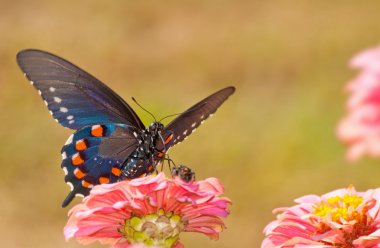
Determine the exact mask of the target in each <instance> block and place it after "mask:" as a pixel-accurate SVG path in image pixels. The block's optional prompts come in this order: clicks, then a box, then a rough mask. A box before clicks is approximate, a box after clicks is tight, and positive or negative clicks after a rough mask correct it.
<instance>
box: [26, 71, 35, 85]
mask: <svg viewBox="0 0 380 248" xmlns="http://www.w3.org/2000/svg"><path fill="white" fill-rule="evenodd" d="M24 75H25V77H26V73H25V74H24ZM30 84H31V85H33V84H34V82H33V81H30Z"/></svg>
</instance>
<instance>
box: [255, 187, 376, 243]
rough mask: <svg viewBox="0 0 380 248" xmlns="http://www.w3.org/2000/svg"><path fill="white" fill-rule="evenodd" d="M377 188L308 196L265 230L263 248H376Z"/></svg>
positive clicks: (351, 188) (343, 190) (280, 212)
mask: <svg viewBox="0 0 380 248" xmlns="http://www.w3.org/2000/svg"><path fill="white" fill-rule="evenodd" d="M378 199H380V188H377V189H374V190H368V191H366V192H357V191H356V190H355V188H354V187H353V186H350V187H348V188H347V189H339V190H335V191H332V192H330V193H327V194H325V195H322V196H317V195H307V196H304V197H301V198H298V199H296V200H295V202H296V203H298V204H297V205H295V206H292V207H288V208H280V209H275V210H274V213H278V215H277V220H276V221H273V222H272V223H270V224H269V225H267V226H266V228H265V229H264V233H265V235H266V238H265V240H264V241H263V243H262V245H261V247H262V248H272V247H279V248H280V247H287V248H291V247H297V248H298V247H310V248H311V247H313V248H317V247H318V248H328V247H341V248H369V247H371V248H376V247H377V248H379V247H380V217H379V209H380V202H379V201H378Z"/></svg>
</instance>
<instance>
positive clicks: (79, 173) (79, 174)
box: [74, 168, 86, 179]
mask: <svg viewBox="0 0 380 248" xmlns="http://www.w3.org/2000/svg"><path fill="white" fill-rule="evenodd" d="M74 176H75V177H76V178H78V179H82V178H84V177H85V176H86V173H84V172H83V171H81V170H80V169H79V168H76V169H75V170H74Z"/></svg>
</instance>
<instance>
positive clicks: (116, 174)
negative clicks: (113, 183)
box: [111, 167, 121, 177]
mask: <svg viewBox="0 0 380 248" xmlns="http://www.w3.org/2000/svg"><path fill="white" fill-rule="evenodd" d="M111 172H112V174H114V175H115V176H117V177H118V176H120V174H121V170H120V169H119V168H117V167H112V170H111Z"/></svg>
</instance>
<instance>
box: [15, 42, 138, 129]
mask: <svg viewBox="0 0 380 248" xmlns="http://www.w3.org/2000/svg"><path fill="white" fill-rule="evenodd" d="M17 62H18V64H19V66H20V68H21V70H22V71H23V72H24V74H25V76H26V77H27V78H28V80H29V81H30V82H31V84H32V85H33V86H34V87H35V88H36V89H37V90H38V92H39V94H40V95H41V96H42V98H43V99H44V101H45V104H46V106H47V107H48V109H49V110H50V113H51V114H52V115H53V117H54V118H55V119H56V120H57V122H59V123H60V124H61V125H63V126H65V127H68V128H71V129H75V130H77V129H80V128H82V127H85V126H88V125H95V124H99V123H124V124H127V125H131V126H134V127H137V128H139V129H144V125H143V123H142V122H141V120H140V119H139V118H138V116H137V115H136V113H135V112H134V111H133V109H132V108H131V107H130V106H129V105H128V104H127V103H126V102H125V101H124V100H123V99H122V98H121V97H120V96H118V95H117V94H116V93H115V92H114V91H112V90H111V89H110V88H109V87H107V86H106V85H105V84H103V83H102V82H100V81H99V80H98V79H96V78H95V77H93V76H91V75H90V74H88V73H87V72H85V71H83V70H82V69H80V68H78V67H77V66H75V65H73V64H72V63H70V62H68V61H66V60H64V59H62V58H60V57H58V56H55V55H53V54H51V53H48V52H44V51H39V50H33V49H28V50H23V51H21V52H19V53H18V54H17Z"/></svg>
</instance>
